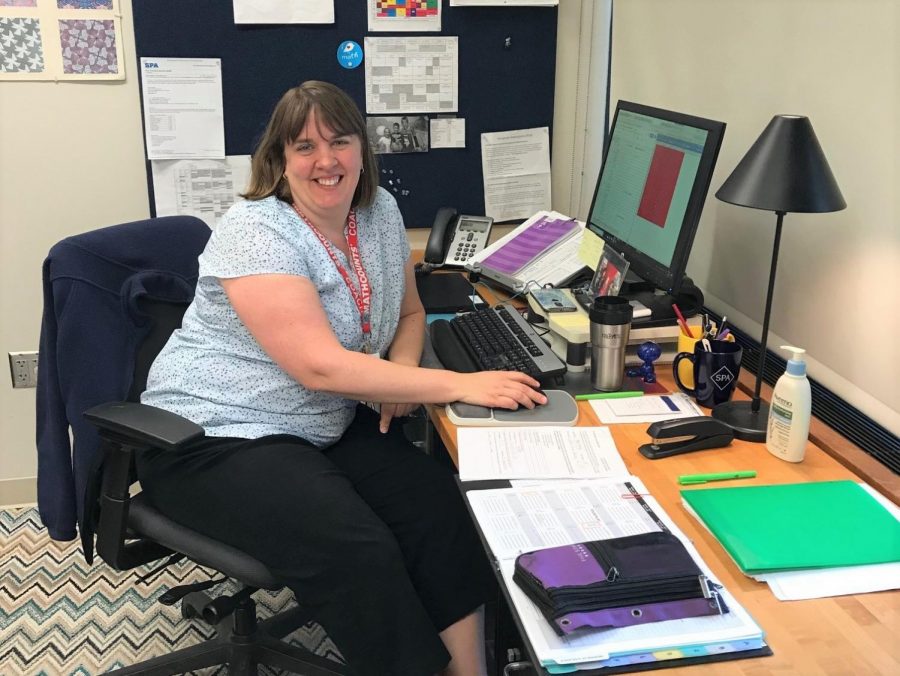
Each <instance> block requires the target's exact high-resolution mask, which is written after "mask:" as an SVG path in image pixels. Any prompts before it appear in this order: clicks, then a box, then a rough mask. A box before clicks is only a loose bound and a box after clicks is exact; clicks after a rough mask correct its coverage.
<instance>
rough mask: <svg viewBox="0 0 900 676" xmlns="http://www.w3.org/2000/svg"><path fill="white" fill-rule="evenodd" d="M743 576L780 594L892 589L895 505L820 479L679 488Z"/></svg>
mask: <svg viewBox="0 0 900 676" xmlns="http://www.w3.org/2000/svg"><path fill="white" fill-rule="evenodd" d="M681 496H682V500H683V502H684V505H685V506H686V508H687V509H688V511H689V512H690V513H691V514H693V515H694V516H695V517H696V518H697V519H698V520H699V521H700V523H701V524H703V526H705V527H706V528H707V529H708V530H709V531H710V532H711V533H712V534H713V535H715V536H716V539H717V540H719V542H720V543H721V544H722V546H723V547H724V548H725V550H726V551H727V552H728V553H729V555H730V556H731V557H732V558H733V559H734V561H735V563H737V565H738V566H739V567H740V569H741V570H742V571H743V572H744V573H745V574H747V575H749V576H751V577H754V578H756V579H758V580H763V581H765V582H768V583H769V585H770V587H771V588H772V591H773V592H774V593H775V594H776V596H778V598H780V599H783V600H793V599H802V598H818V597H822V596H836V595H840V594H856V593H864V592H870V591H879V590H884V589H897V588H900V510H898V509H897V507H896V506H894V505H891V504H890V503H888V502H887V500H885V499H884V498H882V497H881V496H879V495H878V494H877V493H875V491H873V490H872V489H871V488H869V487H868V486H862V485H860V484H857V483H855V482H852V481H826V482H813V483H801V484H782V485H773V486H746V487H739V488H709V489H701V490H684V491H681Z"/></svg>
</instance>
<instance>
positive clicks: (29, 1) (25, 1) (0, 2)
mask: <svg viewBox="0 0 900 676" xmlns="http://www.w3.org/2000/svg"><path fill="white" fill-rule="evenodd" d="M0 7H37V0H0Z"/></svg>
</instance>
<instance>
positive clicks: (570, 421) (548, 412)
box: [447, 390, 578, 427]
mask: <svg viewBox="0 0 900 676" xmlns="http://www.w3.org/2000/svg"><path fill="white" fill-rule="evenodd" d="M544 394H545V395H547V403H546V404H544V405H543V406H535V407H534V408H530V409H529V408H519V409H517V410H515V411H510V410H509V409H505V408H487V407H485V406H473V405H472V404H463V403H461V402H454V403H452V404H447V416H448V417H449V418H450V421H451V422H452V423H454V424H455V425H460V426H463V427H487V426H490V425H505V426H507V427H512V426H517V425H563V426H567V425H574V424H575V423H576V422H578V403H577V402H576V401H575V399H573V398H572V395H571V394H569V393H568V392H564V391H563V390H544Z"/></svg>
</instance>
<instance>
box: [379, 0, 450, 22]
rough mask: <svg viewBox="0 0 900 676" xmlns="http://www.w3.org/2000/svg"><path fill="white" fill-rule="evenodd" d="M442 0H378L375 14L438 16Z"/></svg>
mask: <svg viewBox="0 0 900 676" xmlns="http://www.w3.org/2000/svg"><path fill="white" fill-rule="evenodd" d="M439 2H440V0H376V2H375V16H376V17H378V18H384V17H400V16H402V17H410V18H412V17H422V16H437V13H438V3H439Z"/></svg>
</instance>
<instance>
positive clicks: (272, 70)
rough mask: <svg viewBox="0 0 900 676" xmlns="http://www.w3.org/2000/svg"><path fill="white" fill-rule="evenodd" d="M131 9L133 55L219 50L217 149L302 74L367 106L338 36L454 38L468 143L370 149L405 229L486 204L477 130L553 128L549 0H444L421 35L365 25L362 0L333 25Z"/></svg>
mask: <svg viewBox="0 0 900 676" xmlns="http://www.w3.org/2000/svg"><path fill="white" fill-rule="evenodd" d="M132 10H133V14H134V34H135V45H136V49H137V56H138V58H140V57H180V58H219V59H221V60H222V97H223V106H224V118H225V153H226V154H227V155H244V154H251V153H252V151H253V148H254V146H255V144H256V141H257V140H258V138H259V136H260V135H261V133H262V131H263V129H264V127H265V124H266V122H267V121H268V119H269V115H270V114H271V112H272V109H273V107H274V106H275V104H276V103H277V102H278V99H279V98H280V97H281V95H282V94H283V93H284V92H285V91H287V90H288V89H290V88H291V87H294V86H296V85H298V84H300V83H301V82H303V81H305V80H312V79H316V80H326V81H328V82H332V83H334V84H336V85H338V86H339V87H341V88H342V89H344V90H345V91H346V92H347V93H348V94H350V95H351V96H352V97H353V99H354V100H355V101H356V103H357V105H359V107H360V109H361V110H362V111H363V112H365V102H366V91H365V66H364V65H361V66H359V67H358V68H355V69H352V70H348V69H345V68H343V67H342V66H341V65H340V64H339V63H338V60H337V49H338V46H339V45H341V43H343V42H344V41H345V40H353V41H355V42H357V43H358V44H359V45H361V46H362V45H363V44H364V40H365V38H366V37H376V38H377V37H401V36H419V37H433V36H457V37H458V39H459V75H458V81H459V109H458V110H457V111H456V116H458V117H461V118H464V119H465V120H466V147H465V148H438V149H431V150H429V151H428V152H422V153H409V154H388V155H378V156H377V157H378V160H379V166H380V167H381V172H380V175H381V179H382V180H381V183H382V185H384V186H385V187H389V188H390V189H391V190H392V192H393V193H394V196H395V197H396V198H397V203H398V204H399V205H400V210H401V212H402V213H403V217H404V220H405V222H406V226H407V227H430V226H431V224H432V222H433V219H434V214H435V212H436V211H437V209H438V208H439V207H441V206H451V207H453V208H455V209H457V210H458V211H459V212H460V213H470V214H483V213H484V192H483V182H482V171H481V140H480V137H481V134H482V133H484V132H497V131H508V130H513V129H529V128H534V127H550V128H551V129H552V124H553V92H554V76H555V67H556V22H557V10H556V7H534V6H530V7H529V6H524V7H450V4H449V2H448V1H447V0H444V3H443V7H442V28H441V31H440V32H423V33H388V32H371V33H370V32H368V19H367V2H365V1H364V0H352V2H351V1H350V0H336V1H335V3H334V14H335V22H334V23H333V24H278V25H236V24H235V23H234V14H233V8H232V3H231V2H230V1H228V0H189V1H187V2H185V0H133V3H132ZM135 70H138V71H139V70H140V69H139V68H136V69H135ZM433 116H434V114H428V117H433ZM149 174H150V172H149V168H148V175H149ZM397 179H399V181H400V183H399V186H400V187H402V190H403V191H406V193H407V194H402V192H401V190H400V189H399V188H398V184H397V183H396V181H397ZM388 180H393V181H394V184H393V185H391V186H389V185H388ZM149 182H150V184H151V187H150V191H151V195H152V180H151V181H149ZM395 188H396V189H397V190H396V191H395V190H394V189H395ZM151 213H154V214H155V210H154V208H153V200H152V197H151Z"/></svg>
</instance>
